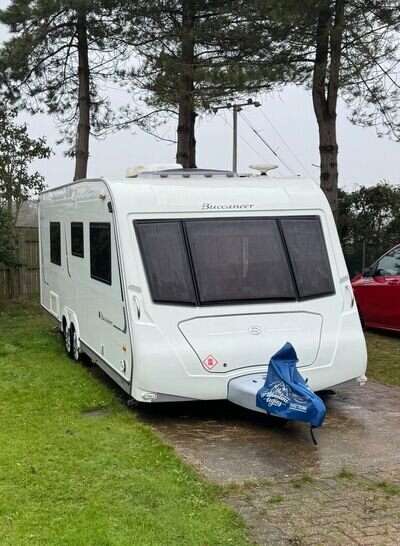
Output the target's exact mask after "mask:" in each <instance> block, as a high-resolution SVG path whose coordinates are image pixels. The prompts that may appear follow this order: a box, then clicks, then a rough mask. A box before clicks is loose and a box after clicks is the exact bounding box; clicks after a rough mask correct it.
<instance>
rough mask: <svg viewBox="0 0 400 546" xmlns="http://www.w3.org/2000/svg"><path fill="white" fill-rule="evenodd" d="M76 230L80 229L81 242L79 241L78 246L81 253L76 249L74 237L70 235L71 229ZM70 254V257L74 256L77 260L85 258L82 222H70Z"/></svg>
mask: <svg viewBox="0 0 400 546" xmlns="http://www.w3.org/2000/svg"><path fill="white" fill-rule="evenodd" d="M76 228H79V229H80V235H79V238H80V239H81V241H80V243H81V244H80V245H79V246H80V247H82V251H81V252H80V251H79V250H77V249H76V245H75V236H74V235H73V233H72V231H73V229H76ZM75 235H76V234H75ZM71 254H72V256H76V257H77V258H84V257H85V237H84V227H83V222H71Z"/></svg>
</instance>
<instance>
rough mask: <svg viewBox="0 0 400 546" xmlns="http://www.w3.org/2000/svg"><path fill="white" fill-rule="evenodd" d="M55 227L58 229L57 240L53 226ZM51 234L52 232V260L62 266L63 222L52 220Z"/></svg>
mask: <svg viewBox="0 0 400 546" xmlns="http://www.w3.org/2000/svg"><path fill="white" fill-rule="evenodd" d="M55 227H56V228H57V229H58V238H57V241H56V240H55V239H54V235H53V233H52V231H53V228H55ZM49 234H50V262H51V263H52V264H54V265H58V266H61V222H50V225H49ZM54 245H55V246H54Z"/></svg>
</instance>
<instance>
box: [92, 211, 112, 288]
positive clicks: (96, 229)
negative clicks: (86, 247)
mask: <svg viewBox="0 0 400 546" xmlns="http://www.w3.org/2000/svg"><path fill="white" fill-rule="evenodd" d="M90 276H91V277H92V279H96V281H100V282H104V283H105V284H111V227H110V224H109V222H102V223H101V222H96V223H91V224H90Z"/></svg>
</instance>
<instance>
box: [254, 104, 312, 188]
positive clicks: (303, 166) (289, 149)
mask: <svg viewBox="0 0 400 546" xmlns="http://www.w3.org/2000/svg"><path fill="white" fill-rule="evenodd" d="M260 112H261V114H262V115H263V117H264V119H265V120H266V121H267V123H268V124H269V125H270V127H271V128H272V130H273V131H274V132H275V133H276V134H277V135H278V137H279V138H280V139H281V141H282V142H283V144H284V145H285V147H286V149H287V150H288V151H289V153H290V154H291V155H292V156H293V157H294V159H295V160H296V161H297V163H298V164H299V165H300V166H301V167H302V169H303V170H304V172H305V173H306V174H308V176H309V177H310V178H312V180H314V176H313V175H312V174H311V173H310V172H309V171H308V170H307V167H306V166H305V165H304V164H303V163H302V162H301V161H300V159H299V158H298V157H297V155H296V154H295V153H294V152H293V150H292V149H291V148H290V146H289V144H288V143H287V142H286V140H285V139H284V138H283V136H282V135H281V134H280V132H279V131H278V129H276V128H275V127H274V125H273V123H272V121H271V120H270V119H269V118H268V116H267V115H266V114H265V112H264V111H263V110H261V109H260ZM314 181H315V180H314Z"/></svg>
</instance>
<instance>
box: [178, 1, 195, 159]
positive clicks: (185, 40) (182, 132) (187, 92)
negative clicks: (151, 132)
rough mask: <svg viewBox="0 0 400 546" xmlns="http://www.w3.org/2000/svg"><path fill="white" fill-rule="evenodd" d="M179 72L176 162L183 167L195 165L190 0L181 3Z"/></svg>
mask: <svg viewBox="0 0 400 546" xmlns="http://www.w3.org/2000/svg"><path fill="white" fill-rule="evenodd" d="M182 8H183V11H182V37H181V41H182V44H181V66H182V68H181V73H180V75H179V79H180V85H179V104H178V107H179V116H178V130H177V133H178V145H177V152H176V162H177V163H179V164H181V165H182V167H185V168H193V167H196V139H195V132H194V128H195V121H196V113H195V111H194V104H193V90H194V85H193V60H194V35H193V30H194V13H193V3H192V2H191V0H183V3H182Z"/></svg>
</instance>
